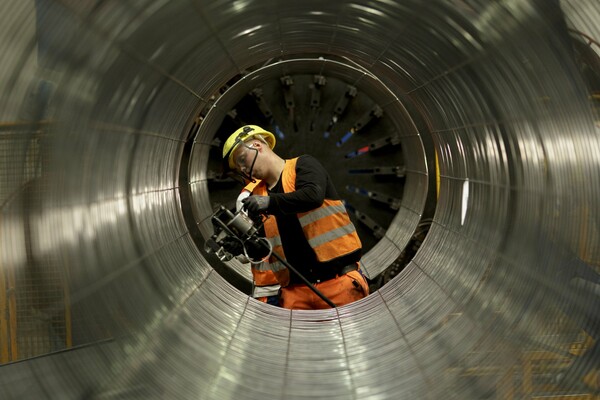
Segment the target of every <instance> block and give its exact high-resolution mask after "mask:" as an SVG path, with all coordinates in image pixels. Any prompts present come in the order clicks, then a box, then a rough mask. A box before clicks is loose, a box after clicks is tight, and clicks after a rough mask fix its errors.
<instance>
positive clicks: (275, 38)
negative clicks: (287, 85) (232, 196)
mask: <svg viewBox="0 0 600 400" xmlns="http://www.w3.org/2000/svg"><path fill="white" fill-rule="evenodd" d="M555 3H556V5H561V6H562V7H563V9H564V10H565V12H566V13H567V14H566V18H563V16H562V14H561V13H560V12H559V11H560V10H559V9H558V8H556V9H555V8H553V5H554V4H555ZM36 4H37V5H38V8H37V13H36V9H35V7H34V6H35V5H36ZM42 4H43V5H46V6H48V5H50V6H51V7H50V8H44V7H43V6H42ZM42 10H44V11H43V12H42ZM0 11H1V12H0V51H1V53H2V55H3V57H2V61H1V63H0V116H1V117H0V118H1V121H2V123H3V124H5V123H6V124H9V123H10V124H16V123H17V122H33V123H37V122H38V121H39V120H43V121H46V122H45V124H44V125H42V126H41V127H39V129H38V130H37V131H38V132H41V133H39V134H32V133H27V134H24V135H23V136H18V135H17V134H15V133H14V132H12V131H11V132H9V133H6V134H5V131H1V132H0V200H1V204H2V214H1V216H0V246H1V247H0V249H1V251H0V268H2V271H3V273H4V274H8V273H12V272H14V273H18V272H19V271H23V270H27V269H29V268H34V267H36V268H46V267H47V265H50V264H52V265H58V266H59V268H60V269H61V271H62V272H63V274H64V275H65V276H67V277H68V279H69V281H70V285H71V290H70V304H71V306H72V307H73V309H74V314H75V315H77V316H78V319H77V320H74V321H73V323H74V327H73V328H74V331H76V332H75V333H74V336H75V338H74V342H75V344H76V346H77V347H76V348H74V349H70V350H65V351H62V352H59V353H56V354H50V355H47V356H43V357H38V358H35V359H30V360H25V361H22V362H18V363H12V364H8V365H4V366H0V398H3V399H11V398H98V399H121V398H122V399H130V398H140V399H142V398H144V399H146V398H161V399H163V398H169V399H171V398H173V399H174V398H182V399H228V398H231V399H264V398H286V399H287V398H289V399H301V398H327V399H380V398H381V399H398V398H410V399H439V398H468V399H483V398H510V397H508V396H509V395H510V393H511V390H515V389H514V387H515V386H517V387H519V389H518V391H517V392H515V396H516V397H517V398H518V397H525V396H526V394H525V393H524V392H523V391H522V390H524V389H521V386H523V387H525V386H526V385H525V383H523V384H522V385H521V384H520V383H515V382H513V377H514V374H517V373H518V372H517V371H520V370H521V368H523V365H525V364H524V363H525V361H524V360H527V359H528V357H532V355H531V353H530V351H531V350H536V351H547V352H549V353H552V354H557V355H559V356H562V357H564V358H565V359H567V360H571V359H573V358H576V357H574V356H573V355H571V354H569V353H568V350H566V349H565V347H564V346H563V342H562V340H563V338H562V337H561V336H560V335H558V334H557V332H559V331H560V330H557V328H556V325H557V324H558V322H557V321H562V324H563V325H564V326H567V328H568V329H565V330H564V331H566V332H567V333H569V334H575V335H579V334H581V332H582V331H585V332H586V333H587V335H589V336H590V337H592V338H595V339H597V338H598V326H599V325H598V322H597V317H598V311H597V310H598V309H600V308H599V307H598V303H599V302H598V294H597V291H596V292H594V290H597V285H594V284H593V283H591V282H590V281H589V280H588V279H587V278H586V277H583V276H581V274H578V273H577V272H578V270H576V269H575V266H577V265H579V266H581V268H583V269H586V268H589V270H590V271H594V268H597V263H598V260H600V251H599V249H598V243H599V242H600V241H599V235H598V227H599V226H600V225H599V223H598V221H599V218H598V207H597V204H598V198H599V196H600V186H599V184H600V176H599V175H600V169H599V168H598V167H599V164H600V163H599V157H600V156H599V155H600V140H599V137H600V136H599V132H598V122H597V121H598V114H597V111H594V108H593V100H590V95H591V92H592V90H591V89H590V88H589V87H588V86H586V81H585V80H584V78H583V74H582V73H581V71H580V69H579V68H578V67H577V64H576V62H575V61H574V59H575V57H574V56H573V54H572V50H571V47H570V45H569V43H570V42H569V40H570V39H569V35H568V33H567V25H566V24H565V22H564V21H565V19H566V21H567V22H568V24H569V25H568V26H569V27H570V28H572V29H575V30H577V31H579V32H583V33H585V34H586V35H587V36H589V37H591V38H595V40H596V41H598V39H599V38H600V28H599V26H600V4H598V2H597V1H593V0H583V1H575V0H572V1H562V2H560V3H559V2H554V1H534V0H531V1H527V0H518V1H513V0H504V1H494V2H489V1H476V0H471V1H461V0H453V1H428V2H424V1H417V0H403V1H361V0H356V1H347V2H346V1H330V2H323V1H302V2H286V1H270V0H269V1H267V0H261V1H251V0H248V1H234V2H231V1H183V0H177V1H173V0H170V1H166V0H165V1H150V0H138V1H134V2H122V1H99V2H78V1H71V0H57V1H47V2H46V1H41V2H35V3H34V2H33V1H17V0H7V1H4V2H3V3H2V5H1V6H0ZM44 12H45V13H46V14H44ZM41 15H44V16H45V17H46V18H47V19H45V23H47V24H49V25H48V26H50V27H51V29H50V30H49V31H46V32H50V33H51V36H52V40H51V41H50V42H51V44H50V45H48V44H44V46H42V43H46V42H44V40H42V39H40V40H38V39H36V31H35V26H36V16H37V17H39V16H41ZM42 50H45V51H42ZM595 51H596V52H599V51H600V49H599V48H597V47H596V48H595ZM315 54H317V55H318V56H323V57H325V58H327V57H328V56H331V57H337V58H344V59H347V60H349V61H348V64H349V65H352V64H354V65H355V66H356V68H358V69H364V70H366V71H368V72H369V74H370V75H371V76H373V77H376V79H377V80H378V81H380V82H381V83H382V84H383V85H384V86H385V87H386V88H387V89H386V90H385V91H383V92H380V94H376V93H377V86H372V87H371V86H370V87H371V90H372V91H373V92H374V93H375V94H374V96H375V95H377V96H382V97H383V96H389V95H390V93H391V94H392V97H394V96H395V98H397V99H399V100H398V104H400V100H401V102H403V103H410V108H408V107H407V109H410V110H414V111H411V112H412V113H415V114H414V115H411V116H410V117H411V118H413V119H415V120H417V119H418V120H419V121H422V123H419V124H418V125H416V126H418V131H417V132H418V134H417V132H415V131H410V130H408V131H404V130H403V131H402V132H400V135H401V136H402V137H403V145H404V146H405V148H404V149H403V152H404V154H406V155H409V156H410V157H413V161H410V162H409V164H408V165H409V167H410V168H409V171H408V174H409V175H413V176H412V178H410V179H407V187H406V188H405V193H406V194H405V196H404V197H403V202H402V207H401V209H400V211H399V212H398V214H397V215H396V217H395V218H394V221H393V223H392V226H390V228H389V229H388V232H387V233H386V236H385V238H384V239H383V240H382V241H381V243H380V244H379V245H378V247H377V249H376V250H375V252H374V253H373V254H371V255H369V257H368V260H370V261H369V265H367V269H368V270H369V269H370V270H372V271H379V270H381V265H389V263H390V262H391V261H392V259H393V258H394V257H396V256H397V253H398V251H399V249H400V248H401V247H402V245H403V242H404V243H405V240H406V239H405V238H406V237H407V235H411V234H412V233H413V231H414V229H415V226H416V223H417V222H418V220H417V219H415V216H418V214H419V213H420V212H421V210H422V207H423V204H422V198H423V196H424V193H423V191H424V190H426V187H424V186H423V185H422V184H421V183H422V181H423V177H426V176H431V174H434V173H435V172H434V171H430V170H428V169H427V168H426V167H424V162H423V160H421V159H420V158H422V157H423V149H422V140H421V137H422V136H429V135H430V136H431V137H432V138H433V142H434V143H435V149H436V152H437V154H438V158H439V169H440V187H439V201H438V206H437V209H436V213H435V217H434V221H433V224H432V228H431V230H430V231H429V234H428V236H427V238H426V240H425V242H424V243H423V245H422V247H421V249H420V251H419V252H418V253H417V255H416V257H415V258H414V259H413V260H412V262H411V263H410V265H409V266H408V268H406V269H405V270H404V271H403V272H402V273H401V275H400V276H398V277H396V278H395V279H394V280H393V281H391V282H390V283H389V284H387V285H386V286H384V287H383V288H382V289H381V290H379V291H377V292H376V293H373V294H372V295H370V296H369V297H367V298H366V299H363V300H361V301H358V302H356V303H353V304H351V305H348V306H345V307H340V308H338V309H335V310H324V311H305V312H301V311H294V312H290V311H288V310H283V309H279V308H275V307H271V306H267V305H264V304H262V303H258V302H257V301H255V300H253V299H251V298H249V297H247V296H246V295H244V294H243V293H241V292H239V291H238V290H236V289H235V288H234V287H232V286H231V285H230V284H228V283H227V282H226V281H225V280H224V279H223V278H222V277H221V276H219V274H217V273H216V272H215V270H214V269H213V268H212V267H211V265H210V264H209V262H208V261H207V260H206V259H205V258H204V257H203V255H202V254H201V252H200V250H199V249H198V248H197V247H196V244H195V243H194V241H193V240H192V238H191V235H192V233H190V230H189V229H188V227H187V225H186V223H185V221H184V216H183V213H182V211H181V210H182V199H181V197H180V191H179V184H180V182H179V175H178V174H179V169H180V163H181V159H182V154H183V153H184V145H185V143H186V141H188V140H190V139H191V138H192V136H193V133H190V129H191V126H192V121H193V119H194V118H195V116H196V115H197V114H198V113H199V112H200V110H202V109H204V108H205V106H206V105H207V104H208V103H209V101H210V100H211V96H213V95H214V94H215V93H217V92H218V90H219V88H221V87H223V85H225V84H226V82H227V81H228V80H229V79H231V78H232V77H233V76H236V75H238V74H246V73H247V72H250V71H254V70H258V68H259V67H260V66H262V65H265V64H270V63H273V62H276V61H278V59H279V58H281V59H283V60H293V59H296V58H303V59H304V58H307V57H308V55H315ZM331 71H335V68H333V67H332V68H331ZM41 82H44V84H41ZM48 82H49V84H48ZM46 84H48V85H49V86H50V87H52V88H54V89H53V90H52V91H51V93H52V94H51V96H50V100H49V101H48V102H47V103H48V104H45V105H44V104H41V105H40V104H39V103H43V101H42V100H40V99H41V98H42V97H41V95H40V94H39V92H40V88H41V87H46V86H45V85H46ZM32 93H33V94H32ZM395 98H392V100H390V101H382V103H384V104H388V105H389V104H391V103H394V102H396V100H395ZM42 106H43V107H42ZM40 109H43V112H41V111H40ZM218 111H219V110H218V108H217V112H218ZM224 111H226V107H225V108H223V109H222V110H220V112H221V113H223V112H224ZM217 119H218V118H217ZM212 124H218V122H217V121H216V120H215V122H214V123H211V122H210V121H209V120H208V119H207V125H206V126H203V127H202V129H204V131H203V132H204V133H201V135H200V136H199V138H201V139H200V140H196V142H195V143H194V144H195V151H197V154H198V155H197V162H198V164H197V165H194V166H190V174H191V175H190V181H189V184H190V189H191V191H192V192H194V196H196V197H194V198H195V199H197V203H195V204H194V205H193V207H195V210H194V211H195V213H196V216H200V218H198V220H199V221H200V222H199V225H200V227H201V229H205V227H203V225H202V224H203V223H204V220H203V219H202V217H207V216H208V215H209V213H210V211H211V209H210V199H209V197H210V193H207V191H206V190H205V189H203V187H202V186H203V181H204V180H205V179H206V171H205V168H203V165H206V159H203V158H202V157H203V156H202V151H203V149H202V145H208V144H209V142H210V140H211V135H210V132H211V129H215V127H216V125H212ZM411 126H412V128H411V129H416V128H414V125H411ZM202 134H205V136H204V137H203V136H202ZM35 135H38V136H35ZM33 139H39V140H38V142H39V143H38V144H39V150H35V151H38V152H39V154H40V159H41V161H40V163H41V165H40V166H39V167H38V168H37V169H35V168H29V164H28V161H27V160H28V157H31V154H32V152H34V150H32V149H33V148H32V147H31V145H30V142H31V141H32V140H33ZM204 157H207V155H206V153H205V154H204ZM25 189H27V190H25ZM195 201H196V200H195ZM577 259H582V260H586V261H588V263H589V264H594V262H595V264H596V266H595V267H594V266H593V265H592V266H588V265H585V266H582V263H577V262H574V260H577ZM11 271H12V272H11ZM596 273H597V270H596ZM591 275H592V276H593V274H591ZM587 276H589V274H588V275H587ZM0 328H2V327H1V326H0ZM560 332H563V331H560ZM563 333H564V332H563ZM597 360H598V358H592V359H591V360H588V361H586V363H585V365H586V366H590V365H592V364H593V363H595V364H597ZM548 365H549V364H548ZM472 371H480V373H472ZM481 371H486V372H485V373H484V372H481ZM582 374H583V372H582V370H576V371H574V372H571V373H569V375H568V378H569V379H567V380H565V381H561V388H562V389H563V391H564V392H565V393H582V390H583V392H584V393H590V392H589V389H585V388H584V389H581V388H579V387H578V386H577V382H580V380H581V379H580V378H581V376H582ZM515 379H516V378H515ZM578 391H579V392H578Z"/></svg>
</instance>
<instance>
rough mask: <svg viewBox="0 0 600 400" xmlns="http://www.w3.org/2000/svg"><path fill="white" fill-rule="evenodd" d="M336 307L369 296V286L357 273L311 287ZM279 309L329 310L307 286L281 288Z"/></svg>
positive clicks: (349, 273) (353, 272)
mask: <svg viewBox="0 0 600 400" xmlns="http://www.w3.org/2000/svg"><path fill="white" fill-rule="evenodd" d="M313 286H314V287H315V288H317V289H318V290H319V292H321V293H323V295H324V296H325V297H327V298H328V299H329V300H331V302H332V303H333V304H335V305H336V306H343V305H344V304H348V303H352V302H353V301H356V300H359V299H362V298H363V297H366V296H368V295H369V285H368V283H367V280H366V279H365V277H364V276H363V275H362V274H361V273H360V272H359V271H351V272H348V273H347V274H345V275H342V276H338V277H337V278H334V279H330V280H328V281H325V282H320V283H315V284H314V285H313ZM280 301H281V307H283V308H289V309H292V310H319V309H324V308H331V307H330V306H329V304H327V303H326V302H325V300H323V299H321V298H320V297H319V295H318V294H316V293H315V292H313V291H312V290H311V289H310V288H309V287H308V286H306V285H303V284H300V285H289V286H286V287H283V288H281V300H280Z"/></svg>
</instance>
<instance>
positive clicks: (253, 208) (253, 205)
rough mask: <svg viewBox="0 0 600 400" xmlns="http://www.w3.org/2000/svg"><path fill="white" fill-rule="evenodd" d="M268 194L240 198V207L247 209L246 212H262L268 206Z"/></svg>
mask: <svg viewBox="0 0 600 400" xmlns="http://www.w3.org/2000/svg"><path fill="white" fill-rule="evenodd" d="M269 200H270V199H269V196H250V197H246V198H245V199H244V200H242V203H243V206H242V208H244V209H246V210H248V214H264V213H265V212H266V211H267V209H268V208H269Z"/></svg>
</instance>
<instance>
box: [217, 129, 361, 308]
mask: <svg viewBox="0 0 600 400" xmlns="http://www.w3.org/2000/svg"><path fill="white" fill-rule="evenodd" d="M275 143H276V140H275V136H274V135H273V134H272V133H271V132H268V131H266V130H264V129H263V128H261V127H259V126H256V125H246V126H243V127H241V128H240V129H238V130H236V131H235V132H234V133H233V134H232V135H231V136H229V138H228V139H227V140H226V142H225V144H224V146H223V158H224V160H225V161H226V162H227V165H228V167H229V168H230V169H231V170H233V171H235V172H236V173H238V174H240V175H241V176H243V177H244V179H245V180H246V182H248V186H246V190H247V191H248V192H249V193H251V195H250V196H248V197H246V198H244V199H242V200H241V201H242V204H243V208H244V209H246V210H247V211H248V213H249V214H250V215H251V216H256V215H261V216H262V219H263V222H264V233H265V237H266V238H267V239H268V241H269V242H270V243H271V245H272V252H273V253H276V254H277V255H278V256H279V257H280V258H281V259H282V260H285V262H287V263H288V264H289V265H291V266H292V267H293V269H295V270H296V271H297V272H298V274H300V275H302V276H303V277H304V278H305V279H306V281H308V282H310V283H311V284H312V285H313V286H314V287H315V288H316V289H317V290H318V291H319V292H320V293H322V294H323V295H324V296H325V297H326V298H327V299H328V300H330V302H332V303H333V304H335V305H336V306H341V305H344V304H348V303H350V302H353V301H355V300H358V299H361V298H363V297H365V296H367V295H368V294H369V286H368V282H367V280H366V278H365V276H364V275H363V274H362V272H361V271H360V267H359V260H360V258H361V256H362V245H361V242H360V239H359V237H358V234H357V232H356V228H355V227H354V225H353V223H352V222H351V221H350V217H349V216H348V213H347V211H346V208H345V206H344V204H343V203H342V201H341V200H340V197H339V196H338V194H337V191H336V189H335V187H334V185H333V183H332V181H331V178H330V177H329V174H328V173H327V171H326V170H325V168H324V167H323V166H322V165H321V163H319V161H317V160H316V159H315V158H314V157H312V156H310V155H301V156H299V157H296V158H292V159H283V158H281V157H280V156H279V155H277V154H276V153H275V152H274V151H273V148H274V147H275ZM256 269H258V270H262V271H272V272H273V274H274V276H275V277H276V279H277V281H278V283H279V284H280V285H281V291H280V305H281V306H282V307H284V308H289V309H322V308H329V307H330V305H329V304H328V303H327V302H326V301H325V300H324V299H322V298H321V297H320V296H318V295H317V293H315V292H314V291H313V290H312V289H311V288H310V287H309V286H308V285H306V284H305V280H304V279H302V277H301V276H299V275H298V274H296V273H295V272H294V271H293V270H292V271H290V270H289V269H288V268H287V267H286V266H285V263H282V262H280V261H279V260H278V259H277V258H276V257H275V256H273V254H271V255H270V256H269V257H267V258H266V259H263V262H262V263H261V264H260V265H259V266H258V267H257V268H256Z"/></svg>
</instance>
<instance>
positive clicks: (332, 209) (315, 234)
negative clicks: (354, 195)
mask: <svg viewBox="0 0 600 400" xmlns="http://www.w3.org/2000/svg"><path fill="white" fill-rule="evenodd" d="M297 160H298V158H293V159H291V160H286V162H285V167H284V168H283V173H282V175H281V180H282V182H281V183H282V186H283V191H284V192H285V193H290V192H293V191H295V190H296V162H297ZM252 194H254V195H258V196H268V192H267V187H266V185H265V184H255V185H254V187H253V188H252ZM297 215H298V220H299V221H300V226H301V227H302V231H303V232H304V237H305V238H306V240H307V241H308V244H309V245H310V247H312V249H313V250H314V252H315V254H316V256H317V259H318V260H319V261H321V262H325V261H330V260H332V259H334V258H337V257H340V256H344V255H346V254H350V253H352V252H354V251H356V250H358V249H360V248H361V247H362V245H361V242H360V239H359V237H358V234H357V232H356V228H355V227H354V224H353V223H352V221H350V217H349V216H348V213H347V211H346V207H345V206H344V204H343V203H342V202H341V201H340V200H331V199H325V200H324V201H323V204H321V206H319V207H317V208H315V209H314V210H310V211H307V212H303V213H298V214H297ZM264 228H265V236H266V238H267V240H269V242H270V243H271V245H272V246H273V252H276V253H277V254H278V255H279V256H280V257H281V258H282V259H284V260H285V254H284V252H283V245H282V243H281V236H280V235H279V230H278V229H277V222H276V221H275V217H273V216H270V217H268V218H266V219H264ZM259 268H260V269H261V270H271V271H273V272H274V273H275V276H276V277H277V278H278V280H279V283H280V284H281V285H282V286H286V285H287V284H288V283H289V271H288V269H287V268H286V267H285V265H284V264H283V263H281V262H280V261H279V260H277V258H275V257H274V256H271V257H270V258H269V260H268V263H267V262H263V263H262V264H261V265H260V266H259Z"/></svg>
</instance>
